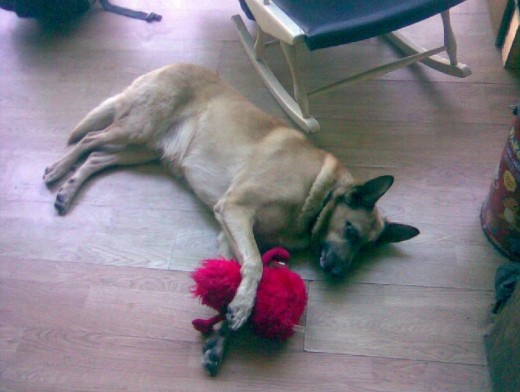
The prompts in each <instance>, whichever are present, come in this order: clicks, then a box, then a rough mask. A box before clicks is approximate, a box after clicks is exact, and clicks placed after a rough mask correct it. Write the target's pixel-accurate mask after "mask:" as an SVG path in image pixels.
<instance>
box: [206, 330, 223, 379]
mask: <svg viewBox="0 0 520 392" xmlns="http://www.w3.org/2000/svg"><path fill="white" fill-rule="evenodd" d="M224 343H225V340H224V339H223V338H222V337H220V336H218V332H217V333H216V336H212V337H210V338H209V339H208V341H207V342H206V344H205V345H204V347H203V348H202V353H203V358H202V364H203V366H204V368H205V369H206V370H207V372H208V373H209V375H210V376H212V377H215V376H216V375H217V374H218V372H219V370H220V366H221V365H222V361H223V360H224Z"/></svg>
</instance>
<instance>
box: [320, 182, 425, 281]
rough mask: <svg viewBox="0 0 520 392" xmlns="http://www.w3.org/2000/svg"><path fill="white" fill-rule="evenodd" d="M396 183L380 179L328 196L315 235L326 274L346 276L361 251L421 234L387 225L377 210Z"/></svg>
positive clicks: (414, 230)
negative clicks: (368, 247)
mask: <svg viewBox="0 0 520 392" xmlns="http://www.w3.org/2000/svg"><path fill="white" fill-rule="evenodd" d="M393 181H394V178H393V177H392V176H381V177H377V178H374V179H373V180H370V181H367V182H366V183H364V184H361V185H355V186H351V187H348V188H346V189H345V188H343V189H342V188H338V189H335V190H334V191H333V192H331V193H330V194H329V195H328V197H327V199H326V200H325V202H324V207H323V209H322V211H321V213H320V215H319V217H318V221H317V223H316V225H315V229H316V232H314V233H313V237H314V238H315V239H317V240H318V242H319V244H318V246H320V247H321V253H320V265H321V267H322V268H323V269H324V270H325V271H327V272H330V273H331V274H333V275H335V276H343V275H344V274H345V272H346V271H347V269H348V268H349V266H350V264H351V263H352V260H353V259H354V257H355V256H356V254H357V253H358V252H359V250H360V249H361V248H363V247H366V246H370V245H374V244H376V243H378V244H379V243H384V242H400V241H405V240H408V239H410V238H413V237H415V236H416V235H418V234H419V230H418V229H417V228H415V227H413V226H408V225H403V224H399V223H391V222H388V221H387V220H386V219H385V218H383V217H382V216H381V214H380V212H379V210H378V209H377V207H376V202H377V201H378V200H379V198H381V196H383V195H384V194H385V192H386V191H387V190H388V189H389V188H390V186H391V185H392V183H393Z"/></svg>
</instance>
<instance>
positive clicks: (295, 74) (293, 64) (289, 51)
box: [280, 42, 310, 118]
mask: <svg viewBox="0 0 520 392" xmlns="http://www.w3.org/2000/svg"><path fill="white" fill-rule="evenodd" d="M280 44H281V46H282V50H283V53H284V55H285V58H286V60H287V64H289V69H290V70H291V76H292V82H293V91H294V99H296V102H298V105H299V106H300V109H301V111H302V115H303V118H309V117H310V115H309V99H308V96H307V91H306V89H305V84H304V82H303V79H302V78H301V75H300V73H299V70H298V59H297V56H296V47H295V46H294V45H289V44H286V43H285V42H280Z"/></svg>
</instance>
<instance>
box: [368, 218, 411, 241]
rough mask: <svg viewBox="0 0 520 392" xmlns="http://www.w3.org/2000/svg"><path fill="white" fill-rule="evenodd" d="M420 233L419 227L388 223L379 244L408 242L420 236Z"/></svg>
mask: <svg viewBox="0 0 520 392" xmlns="http://www.w3.org/2000/svg"><path fill="white" fill-rule="evenodd" d="M419 233H420V231H419V229H418V228H417V227H413V226H409V225H404V224H402V223H393V222H387V223H386V224H385V228H384V229H383V232H382V233H381V235H380V236H379V238H378V240H377V242H378V243H387V242H401V241H406V240H409V239H411V238H413V237H415V236H417V235H419Z"/></svg>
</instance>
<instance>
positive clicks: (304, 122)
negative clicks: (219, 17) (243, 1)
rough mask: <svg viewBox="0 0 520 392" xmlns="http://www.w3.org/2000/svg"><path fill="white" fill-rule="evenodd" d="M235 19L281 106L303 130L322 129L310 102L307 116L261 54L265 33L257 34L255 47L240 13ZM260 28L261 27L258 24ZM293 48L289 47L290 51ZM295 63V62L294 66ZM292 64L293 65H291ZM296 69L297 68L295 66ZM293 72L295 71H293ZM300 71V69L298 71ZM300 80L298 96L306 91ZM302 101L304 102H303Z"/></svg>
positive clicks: (248, 50)
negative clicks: (313, 113)
mask: <svg viewBox="0 0 520 392" xmlns="http://www.w3.org/2000/svg"><path fill="white" fill-rule="evenodd" d="M232 19H233V21H234V22H235V25H236V27H237V31H238V35H239V38H240V42H241V43H242V47H243V48H244V50H245V52H246V54H247V56H248V57H249V60H250V61H251V63H252V64H253V67H254V68H255V70H256V72H257V73H258V75H260V77H261V78H262V80H263V81H264V83H265V85H266V87H267V88H268V89H269V91H270V92H271V94H272V95H273V97H274V98H275V99H276V101H277V102H278V103H279V104H280V106H281V107H282V108H283V109H284V110H285V112H286V113H287V114H288V115H289V117H291V119H292V120H293V121H294V122H295V123H296V124H297V125H298V126H299V127H300V128H302V129H303V130H305V131H307V132H315V131H318V130H319V129H320V125H319V124H318V122H317V121H316V119H315V118H314V117H311V116H310V115H309V114H308V104H307V105H305V104H304V107H306V108H307V109H306V113H307V114H306V116H304V114H303V113H304V111H305V110H302V108H301V107H300V105H299V103H298V102H297V101H296V99H294V98H293V97H292V96H291V95H290V94H289V93H288V92H287V90H286V89H285V88H284V87H283V86H282V84H281V83H280V81H279V80H278V78H277V77H276V76H275V75H274V74H273V72H272V71H271V69H270V68H269V65H268V64H267V63H266V61H265V60H264V58H263V57H260V56H259V54H262V53H263V48H262V46H263V47H265V45H266V44H267V43H266V42H265V33H260V39H259V36H258V34H257V42H256V47H257V48H256V49H255V43H254V42H253V38H252V37H251V35H250V34H249V31H248V30H247V28H246V26H245V24H244V21H243V20H242V18H241V17H240V16H239V15H235V16H233V18H232ZM258 28H259V29H260V27H259V26H258ZM290 51H291V49H290V48H289V49H288V52H290ZM291 56H292V55H291V54H290V53H289V58H290V59H291V60H288V61H292V60H294V59H295V56H292V57H291ZM294 65H295V63H294V62H293V67H294ZM290 66H291V65H290ZM295 69H296V68H295ZM291 72H293V71H291ZM296 72H298V71H296ZM296 79H297V80H298V81H297V83H296V85H297V86H298V87H297V89H298V88H299V90H298V92H297V96H298V97H300V100H301V96H302V94H301V93H300V91H305V89H304V88H303V86H302V84H301V81H299V78H296ZM305 99H307V97H306V94H305V98H303V101H304V100H305ZM303 101H302V102H303Z"/></svg>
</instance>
